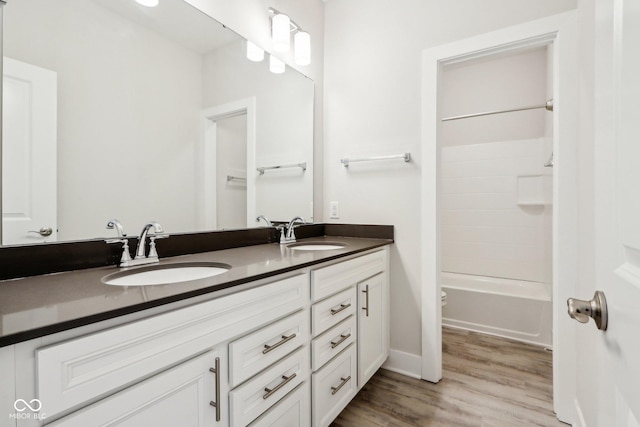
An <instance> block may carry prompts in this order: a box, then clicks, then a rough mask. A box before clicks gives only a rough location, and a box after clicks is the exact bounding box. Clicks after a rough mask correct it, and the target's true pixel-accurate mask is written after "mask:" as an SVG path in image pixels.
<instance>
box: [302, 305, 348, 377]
mask: <svg viewBox="0 0 640 427" xmlns="http://www.w3.org/2000/svg"><path fill="white" fill-rule="evenodd" d="M356 323H357V322H356V316H350V317H349V318H348V319H347V320H345V321H344V322H342V323H340V324H338V325H336V326H334V327H333V328H331V329H329V330H328V331H327V332H325V333H324V334H322V335H320V336H319V337H318V338H316V339H314V340H313V342H312V343H311V367H312V370H314V371H317V370H318V369H320V368H321V367H322V366H323V365H324V364H325V363H327V362H328V361H329V360H331V359H333V358H334V357H335V356H336V355H337V354H338V353H340V352H341V351H342V350H344V349H345V348H347V347H349V344H351V343H353V342H355V340H356V334H357V332H356V331H357V328H356Z"/></svg>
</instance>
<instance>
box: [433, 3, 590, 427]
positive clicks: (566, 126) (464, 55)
mask: <svg viewBox="0 0 640 427" xmlns="http://www.w3.org/2000/svg"><path fill="white" fill-rule="evenodd" d="M549 45H551V46H552V49H553V52H552V58H553V59H552V61H553V72H552V79H553V100H554V113H553V114H554V120H553V152H554V153H555V154H554V171H553V175H554V179H553V231H552V233H553V248H552V251H553V283H554V284H555V286H553V292H552V299H553V348H554V352H553V369H554V375H553V390H554V410H555V412H556V414H557V416H558V418H559V419H560V420H562V421H566V422H571V421H572V418H573V414H574V408H573V404H574V397H575V395H576V393H575V375H576V373H575V369H574V368H573V366H574V363H573V362H574V361H575V357H576V352H575V331H574V328H573V325H572V324H571V323H570V321H571V319H569V317H568V316H567V315H566V304H565V301H566V299H567V298H569V297H571V295H572V294H573V292H574V289H575V283H576V280H577V276H578V274H577V271H578V270H577V269H578V266H577V244H578V233H577V221H576V218H577V213H578V209H577V206H578V192H577V189H578V187H577V183H576V178H577V166H578V164H577V151H578V144H577V129H578V119H577V118H578V107H579V103H578V85H577V82H576V81H575V80H576V79H575V76H576V75H577V46H578V41H577V13H576V11H570V12H565V13H562V14H558V15H554V16H550V17H547V18H543V19H539V20H535V21H531V22H527V23H525V24H520V25H516V26H512V27H508V28H505V29H501V30H498V31H493V32H490V33H485V34H482V35H479V36H475V37H472V38H469V39H465V40H460V41H456V42H453V43H449V44H446V45H441V46H437V47H434V48H430V49H427V50H424V51H423V53H422V170H423V173H422V182H421V183H422V194H421V196H422V204H421V209H422V214H421V218H422V230H421V247H422V272H421V279H422V301H421V302H422V309H421V311H422V315H421V317H422V374H421V375H422V378H423V379H425V380H427V381H431V382H438V381H439V380H440V379H441V378H442V308H441V303H440V301H441V299H440V291H441V289H440V280H439V279H440V277H439V276H440V269H441V265H440V218H439V216H440V215H439V205H440V202H439V188H440V182H439V181H440V165H439V158H440V149H439V145H438V128H439V125H438V121H437V120H438V109H439V107H438V94H439V89H438V80H439V76H440V72H441V70H442V67H443V66H444V65H448V64H453V63H459V62H463V61H467V60H472V59H477V58H481V57H484V56H489V55H493V54H496V53H502V52H509V51H517V50H522V49H527V48H534V47H540V46H549Z"/></svg>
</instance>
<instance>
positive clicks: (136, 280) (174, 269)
mask: <svg viewBox="0 0 640 427" xmlns="http://www.w3.org/2000/svg"><path fill="white" fill-rule="evenodd" d="M230 269H231V266H230V265H227V264H220V263H213V262H189V263H176V264H164V265H151V266H147V267H140V268H136V269H135V270H126V271H119V272H117V273H112V274H109V275H107V276H104V277H103V278H102V283H104V284H107V285H116V286H150V285H166V284H170V283H181V282H189V281H191V280H198V279H206V278H207V277H213V276H217V275H219V274H223V273H226V272H227V271H229V270H230Z"/></svg>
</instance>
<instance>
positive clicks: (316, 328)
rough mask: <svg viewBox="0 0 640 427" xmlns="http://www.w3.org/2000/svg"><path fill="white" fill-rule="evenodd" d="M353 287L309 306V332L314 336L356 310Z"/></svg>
mask: <svg viewBox="0 0 640 427" xmlns="http://www.w3.org/2000/svg"><path fill="white" fill-rule="evenodd" d="M357 304H358V302H357V301H356V293H355V287H352V288H351V289H347V290H346V291H344V292H341V293H339V294H337V295H334V296H332V297H330V298H327V299H326V300H324V301H321V302H319V303H316V304H314V305H313V306H312V307H311V333H312V334H313V335H314V336H316V335H319V334H321V333H322V332H324V331H326V330H327V329H329V328H331V327H333V326H334V325H337V324H338V323H340V322H342V321H343V320H344V319H346V318H347V317H349V316H351V315H352V314H354V313H355V312H356V306H357Z"/></svg>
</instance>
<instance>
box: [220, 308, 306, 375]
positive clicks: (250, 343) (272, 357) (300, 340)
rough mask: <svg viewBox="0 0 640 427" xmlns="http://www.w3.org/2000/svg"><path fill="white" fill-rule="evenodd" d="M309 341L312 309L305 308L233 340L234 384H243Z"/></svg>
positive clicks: (231, 361) (231, 365)
mask: <svg viewBox="0 0 640 427" xmlns="http://www.w3.org/2000/svg"><path fill="white" fill-rule="evenodd" d="M308 341H309V311H308V310H303V311H300V312H298V313H296V314H293V315H291V316H289V317H287V318H285V319H282V320H280V321H278V322H276V323H274V324H271V325H269V326H266V327H264V328H262V329H260V330H258V331H256V332H254V333H252V334H249V335H247V336H244V337H242V338H240V339H238V340H236V341H234V342H232V343H231V344H229V360H230V362H229V365H230V366H229V382H230V383H231V387H235V386H237V385H238V384H241V383H242V382H243V381H245V380H247V379H248V378H250V377H252V376H253V375H255V374H257V373H258V372H260V371H261V370H263V369H264V368H266V367H267V366H269V365H271V364H273V363H275V362H276V361H278V360H279V359H281V358H283V357H284V356H286V355H287V354H289V353H291V352H292V351H293V350H295V349H296V348H298V347H300V346H301V345H304V344H306V343H307V342H308ZM266 346H270V347H266Z"/></svg>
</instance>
